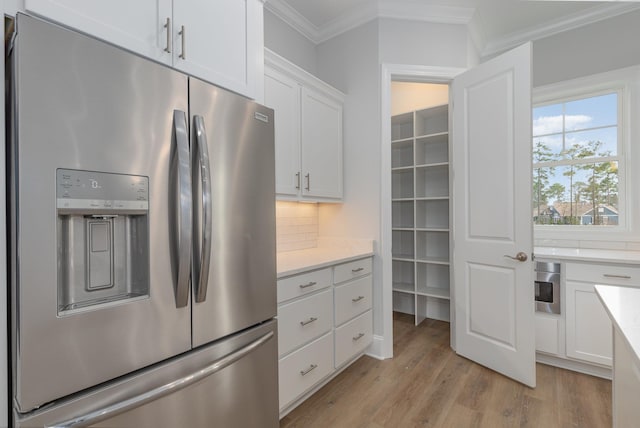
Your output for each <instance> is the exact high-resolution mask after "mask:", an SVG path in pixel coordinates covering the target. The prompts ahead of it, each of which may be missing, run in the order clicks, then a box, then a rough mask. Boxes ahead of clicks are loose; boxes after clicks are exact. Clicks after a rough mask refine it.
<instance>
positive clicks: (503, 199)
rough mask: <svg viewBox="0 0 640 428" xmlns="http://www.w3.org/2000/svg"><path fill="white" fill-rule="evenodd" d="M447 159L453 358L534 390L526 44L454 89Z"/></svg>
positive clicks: (471, 72) (460, 79)
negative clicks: (466, 360)
mask: <svg viewBox="0 0 640 428" xmlns="http://www.w3.org/2000/svg"><path fill="white" fill-rule="evenodd" d="M452 149H453V165H454V168H455V169H454V184H453V187H454V194H455V199H454V211H453V217H454V220H453V221H454V225H453V230H454V233H455V236H454V243H455V244H454V251H453V257H454V261H455V263H454V266H455V268H454V280H455V316H456V331H455V335H456V346H457V349H456V351H457V352H458V354H460V355H462V356H464V357H467V358H469V359H471V360H473V361H476V362H477V363H479V364H482V365H483V366H486V367H489V368H490V369H493V370H495V371H497V372H499V373H502V374H504V375H506V376H508V377H511V378H513V379H515V380H518V381H520V382H522V383H524V384H526V385H529V386H531V387H533V386H535V382H536V376H535V335H534V289H533V267H532V262H531V253H532V248H533V247H532V240H533V233H532V230H533V229H532V219H531V44H530V43H528V44H525V45H523V46H521V47H518V48H516V49H513V50H512V51H510V52H507V53H505V54H503V55H501V56H499V57H496V58H494V59H492V60H490V61H487V62H486V63H483V64H481V65H479V66H478V67H476V68H474V69H471V70H469V71H467V72H465V73H463V74H461V75H460V76H458V77H456V78H455V79H454V82H453V147H452ZM520 252H522V253H524V255H526V257H527V258H526V261H519V260H514V259H512V258H510V257H515V256H516V254H518V253H520Z"/></svg>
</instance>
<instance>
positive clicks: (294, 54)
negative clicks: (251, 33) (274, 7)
mask: <svg viewBox="0 0 640 428" xmlns="http://www.w3.org/2000/svg"><path fill="white" fill-rule="evenodd" d="M264 45H265V47H267V48H269V49H271V50H272V51H274V52H275V53H277V54H278V55H280V56H282V57H284V58H286V59H288V60H289V61H291V62H293V63H294V64H296V65H297V66H299V67H301V68H303V69H305V70H306V71H308V72H309V73H311V74H315V73H316V46H315V44H314V43H312V42H311V40H309V39H307V38H306V37H305V36H303V35H302V34H300V33H299V32H297V31H296V30H294V29H293V28H291V27H290V26H289V25H288V24H286V23H285V22H284V21H282V20H281V19H280V18H278V17H277V16H276V15H274V14H273V13H271V12H269V11H268V10H267V9H265V11H264Z"/></svg>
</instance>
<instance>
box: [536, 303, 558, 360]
mask: <svg viewBox="0 0 640 428" xmlns="http://www.w3.org/2000/svg"><path fill="white" fill-rule="evenodd" d="M535 324H536V351H538V352H545V353H547V354H552V355H558V354H559V353H560V335H559V330H560V329H559V325H558V324H559V318H558V317H557V316H554V315H547V314H540V313H536V316H535Z"/></svg>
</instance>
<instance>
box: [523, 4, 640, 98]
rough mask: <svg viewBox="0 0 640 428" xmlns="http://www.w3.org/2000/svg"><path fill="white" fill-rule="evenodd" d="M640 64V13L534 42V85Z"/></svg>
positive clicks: (629, 13) (628, 14) (632, 13)
mask: <svg viewBox="0 0 640 428" xmlns="http://www.w3.org/2000/svg"><path fill="white" fill-rule="evenodd" d="M636 64H640V11H634V12H628V13H626V14H624V15H620V16H616V17H614V18H610V19H607V20H604V21H600V22H596V23H594V24H591V25H588V26H585V27H581V28H577V29H574V30H570V31H566V32H564V33H560V34H556V35H553V36H550V37H546V38H543V39H540V40H536V41H535V42H534V43H533V86H534V87H537V86H541V85H546V84H549V83H555V82H560V81H563V80H569V79H574V78H576V77H582V76H589V75H592V74H596V73H601V72H604V71H609V70H616V69H619V68H623V67H628V66H631V65H636Z"/></svg>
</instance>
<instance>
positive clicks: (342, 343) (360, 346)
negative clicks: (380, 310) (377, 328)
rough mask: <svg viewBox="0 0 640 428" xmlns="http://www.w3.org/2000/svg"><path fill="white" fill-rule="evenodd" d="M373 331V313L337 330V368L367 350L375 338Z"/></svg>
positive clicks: (369, 312)
mask: <svg viewBox="0 0 640 428" xmlns="http://www.w3.org/2000/svg"><path fill="white" fill-rule="evenodd" d="M372 331H373V316H372V311H367V312H365V313H364V314H362V315H360V316H359V317H358V318H356V319H354V320H351V321H349V322H348V323H346V324H345V325H343V326H342V327H339V328H337V329H336V368H338V367H340V366H341V365H342V364H344V363H346V362H347V361H349V360H350V359H351V358H352V357H354V356H355V355H357V354H359V353H361V352H362V351H364V350H365V349H367V347H368V346H369V345H370V344H371V341H372V338H373V336H372Z"/></svg>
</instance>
